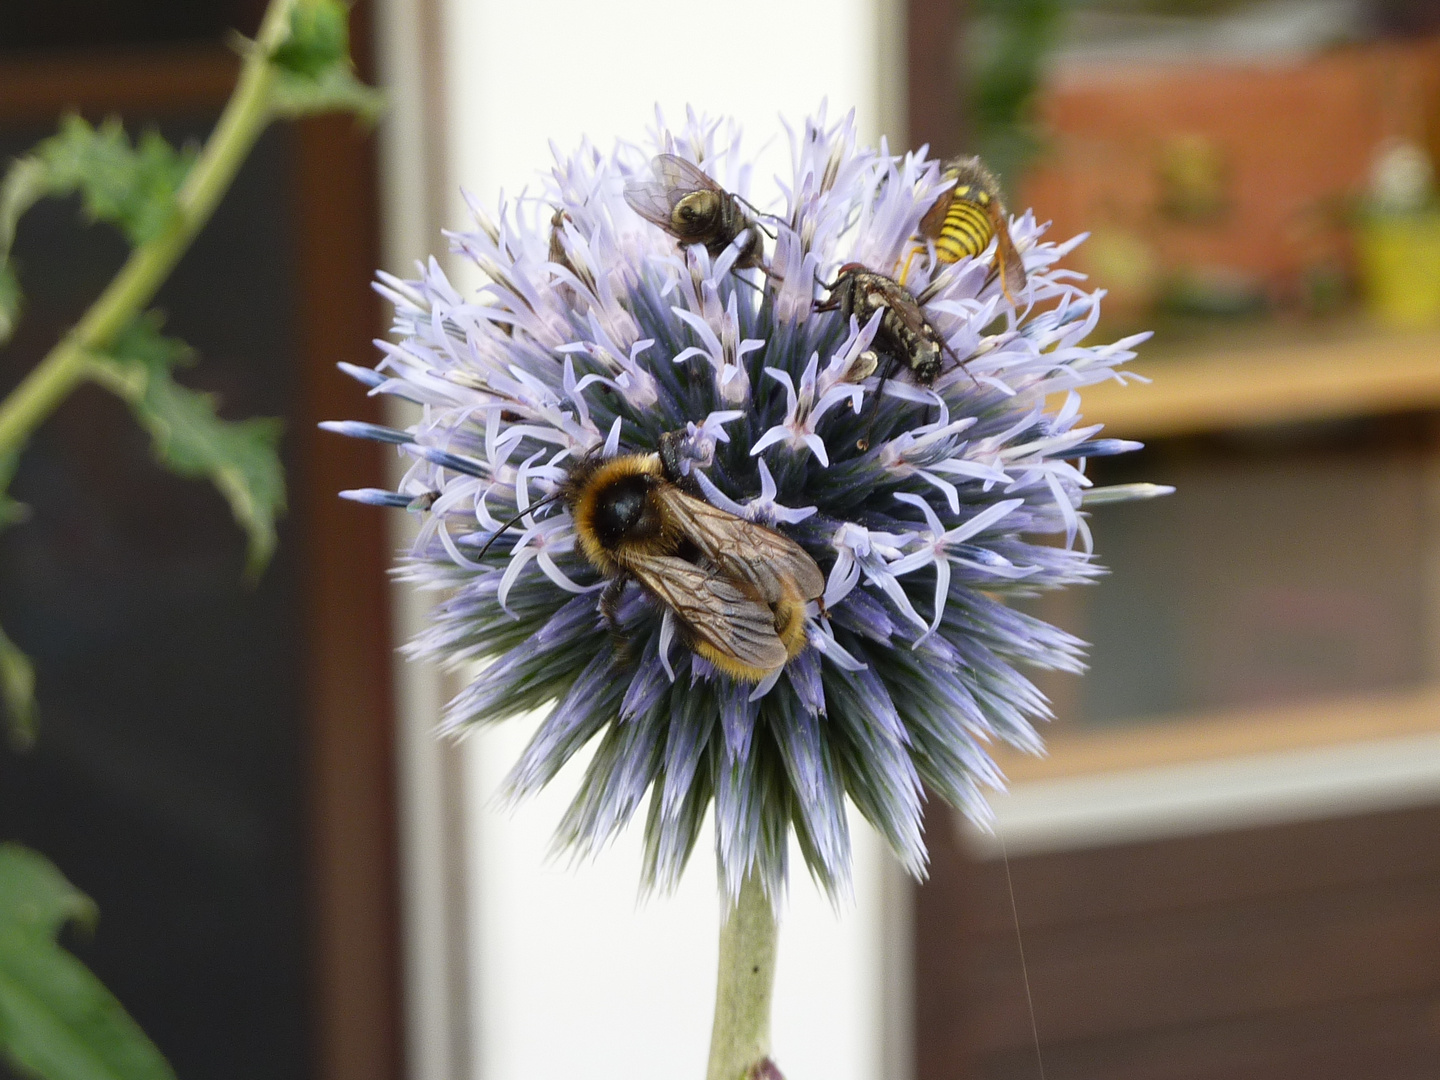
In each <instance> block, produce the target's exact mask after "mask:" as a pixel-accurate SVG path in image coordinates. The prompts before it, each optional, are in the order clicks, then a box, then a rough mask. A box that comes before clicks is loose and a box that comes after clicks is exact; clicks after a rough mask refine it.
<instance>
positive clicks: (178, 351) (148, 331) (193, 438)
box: [100, 312, 285, 578]
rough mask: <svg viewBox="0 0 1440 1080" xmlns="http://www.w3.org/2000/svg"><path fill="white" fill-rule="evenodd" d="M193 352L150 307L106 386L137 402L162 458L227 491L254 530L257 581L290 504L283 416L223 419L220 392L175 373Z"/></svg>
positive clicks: (113, 363)
mask: <svg viewBox="0 0 1440 1080" xmlns="http://www.w3.org/2000/svg"><path fill="white" fill-rule="evenodd" d="M192 356H193V353H192V351H191V349H190V347H189V346H188V345H186V344H185V343H184V342H183V341H179V340H177V339H175V338H169V337H165V336H164V335H163V334H161V333H160V318H159V317H158V315H156V314H155V313H154V312H151V313H149V314H147V315H144V316H141V317H140V318H138V319H136V320H135V321H134V322H133V323H131V324H130V326H129V327H127V328H126V330H125V331H124V333H122V334H121V335H120V337H119V338H118V339H117V340H116V342H115V345H114V347H113V349H112V351H111V356H110V357H109V358H108V359H106V360H102V361H100V363H101V364H102V365H107V366H108V369H109V370H108V372H107V375H108V377H107V379H106V382H107V384H108V385H110V386H111V388H112V389H115V390H116V391H117V392H118V393H120V394H121V396H123V397H124V398H125V399H126V400H127V401H128V402H129V403H130V407H131V409H132V411H133V412H134V413H135V418H136V419H137V420H138V421H139V422H140V425H141V426H142V427H143V428H145V430H146V431H148V432H149V433H150V438H151V441H152V445H153V448H154V451H155V457H156V460H158V461H159V462H160V463H161V464H162V465H164V466H165V467H166V468H167V469H169V470H171V471H172V472H174V473H177V474H179V475H180V476H189V477H205V478H207V479H209V480H210V481H211V483H213V484H214V485H215V486H216V487H217V488H219V489H220V493H221V494H222V495H224V496H225V498H226V500H227V501H228V502H229V503H230V510H231V512H232V513H233V514H234V515H235V520H236V521H237V522H238V523H239V524H240V526H241V527H242V528H243V529H244V530H245V531H246V533H247V534H249V537H250V552H249V558H248V563H247V569H246V573H247V575H248V576H250V577H251V578H254V577H256V576H258V575H259V573H260V572H261V571H262V570H264V568H265V565H266V564H267V563H268V562H269V561H270V556H271V554H272V553H273V552H274V550H275V541H276V536H275V519H276V518H277V517H278V516H279V515H280V514H281V513H282V512H283V511H284V509H285V470H284V467H283V466H282V465H281V463H280V454H279V443H280V434H281V426H282V425H281V421H280V420H279V419H278V418H274V417H254V418H251V419H248V420H224V419H222V418H221V417H219V416H217V415H216V412H215V406H216V398H215V396H214V395H213V394H206V393H203V392H201V391H198V390H191V389H189V388H188V387H185V386H181V385H180V384H179V383H177V382H175V380H174V379H173V378H171V374H170V373H171V370H172V369H173V368H175V367H177V366H179V365H182V364H185V363H188V362H189V360H190V358H191V357H192Z"/></svg>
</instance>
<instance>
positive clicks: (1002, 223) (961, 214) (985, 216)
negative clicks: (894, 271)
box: [900, 157, 1026, 304]
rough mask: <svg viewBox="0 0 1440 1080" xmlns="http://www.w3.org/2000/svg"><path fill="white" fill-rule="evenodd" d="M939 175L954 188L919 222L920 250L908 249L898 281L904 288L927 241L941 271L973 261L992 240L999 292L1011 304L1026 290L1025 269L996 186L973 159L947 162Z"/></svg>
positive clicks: (938, 200)
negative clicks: (942, 267) (903, 283)
mask: <svg viewBox="0 0 1440 1080" xmlns="http://www.w3.org/2000/svg"><path fill="white" fill-rule="evenodd" d="M940 175H941V178H942V179H944V180H953V181H954V182H955V183H954V186H953V187H951V188H950V190H949V191H946V192H945V193H944V194H943V195H941V196H940V197H939V198H938V199H936V200H935V202H934V204H933V205H932V206H931V207H930V209H929V210H927V211H926V212H925V216H924V217H922V218H921V219H920V226H919V229H918V230H917V240H918V242H919V245H920V246H919V247H916V248H913V249H912V250H911V252H910V256H909V258H907V259H906V260H905V268H904V270H903V271H901V274H900V280H901V281H902V282H903V281H904V280H905V279H906V277H907V276H908V275H909V272H910V263H911V261H912V260H913V259H914V258H915V256H916V255H917V254H919V253H920V252H921V251H924V250H925V244H926V242H927V241H933V242H934V244H935V260H936V262H937V263H939V264H940V265H941V266H946V265H949V264H950V263H956V262H959V261H960V260H961V259H963V258H964V257H965V256H967V255H968V256H971V257H972V258H973V257H978V256H979V255H980V253H981V252H983V251H984V250H985V248H986V247H988V246H989V244H990V240H991V238H992V237H993V238H994V240H995V269H996V272H997V273H998V274H999V275H1000V287H1001V288H1002V289H1003V290H1004V291H1005V296H1006V299H1008V300H1009V301H1010V302H1011V303H1012V304H1013V303H1014V302H1015V297H1016V295H1017V294H1018V293H1019V292H1020V291H1021V290H1023V289H1024V288H1025V280H1026V279H1025V263H1024V261H1023V260H1022V259H1021V258H1020V253H1019V252H1018V251H1016V250H1015V244H1014V241H1012V240H1011V239H1010V227H1009V226H1008V225H1007V224H1006V213H1005V206H1004V204H1003V203H1002V202H1001V201H1000V183H999V181H998V180H996V179H995V174H994V173H992V172H991V171H990V170H989V169H987V168H986V167H985V165H984V164H983V163H982V162H981V160H980V159H979V158H978V157H969V158H951V159H950V160H949V161H947V162H945V165H944V168H943V170H942V172H941V174H940Z"/></svg>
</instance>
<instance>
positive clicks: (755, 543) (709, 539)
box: [660, 487, 825, 604]
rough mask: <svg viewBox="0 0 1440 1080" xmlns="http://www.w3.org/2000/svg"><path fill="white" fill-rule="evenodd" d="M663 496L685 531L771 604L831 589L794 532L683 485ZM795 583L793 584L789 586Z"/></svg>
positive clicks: (713, 559)
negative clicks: (790, 533)
mask: <svg viewBox="0 0 1440 1080" xmlns="http://www.w3.org/2000/svg"><path fill="white" fill-rule="evenodd" d="M660 498H661V499H663V500H664V502H665V507H666V509H667V510H668V511H669V513H670V516H671V517H672V518H673V519H674V520H675V521H676V522H677V523H678V524H679V526H680V530H681V532H682V533H683V534H684V535H685V537H686V538H687V539H688V540H690V541H691V542H692V543H693V544H694V545H695V546H696V547H698V548H699V549H700V550H701V552H703V553H704V555H705V557H706V558H707V559H709V560H710V561H711V562H713V563H714V564H715V565H716V566H718V567H719V568H720V569H721V570H722V571H723V572H724V573H725V574H726V575H727V576H728V577H731V578H733V579H735V580H736V581H738V582H741V583H742V584H745V585H748V586H750V587H751V588H752V589H753V590H754V591H755V592H756V593H757V594H758V595H759V596H760V597H761V598H762V599H763V600H764V601H765V602H766V603H767V604H776V603H779V602H780V601H781V600H782V599H783V598H785V597H787V596H793V595H794V594H795V593H796V592H798V593H799V594H800V596H801V598H802V599H803V600H815V599H817V598H818V597H819V596H820V595H821V594H822V593H824V592H825V575H824V574H822V573H821V572H820V568H819V567H818V566H816V565H815V560H814V559H812V558H811V557H810V556H809V554H808V553H807V552H806V551H805V549H804V548H802V547H801V546H800V545H799V544H797V543H796V542H795V541H794V540H791V539H790V538H789V537H788V536H782V535H781V534H780V533H778V532H776V531H775V530H774V529H767V528H765V526H763V525H757V524H755V523H754V522H753V521H746V520H745V519H744V518H741V517H736V516H735V515H734V514H731V513H729V512H728V511H725V510H721V509H720V508H719V507H717V506H711V505H710V504H709V503H708V502H706V501H705V500H704V499H697V498H695V497H694V496H692V495H687V494H685V493H684V492H683V491H681V490H680V489H679V488H677V487H665V488H662V489H661V492H660ZM787 582H788V583H792V584H793V587H791V588H787V587H786V584H787Z"/></svg>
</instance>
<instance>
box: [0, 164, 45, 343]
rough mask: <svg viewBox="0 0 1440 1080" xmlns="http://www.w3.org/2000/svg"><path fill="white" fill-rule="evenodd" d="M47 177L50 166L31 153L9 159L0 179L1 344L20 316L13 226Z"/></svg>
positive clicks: (37, 197)
mask: <svg viewBox="0 0 1440 1080" xmlns="http://www.w3.org/2000/svg"><path fill="white" fill-rule="evenodd" d="M49 181H50V173H49V169H48V168H47V167H46V165H45V163H44V162H43V161H40V160H38V159H37V158H33V157H22V158H17V159H16V160H15V161H12V162H11V163H10V168H9V169H7V170H6V172H5V179H4V180H0V345H3V344H4V343H5V342H7V341H9V340H10V337H11V335H13V334H14V333H15V323H16V322H17V321H18V320H19V317H20V302H21V295H20V281H19V279H18V278H17V277H16V276H15V268H14V267H13V266H11V265H10V248H11V247H12V246H13V245H14V243H15V228H16V226H17V225H18V224H19V223H20V218H21V217H22V216H23V215H24V213H25V211H27V210H29V209H30V207H32V206H34V205H35V203H36V202H38V201H39V200H40V199H42V198H43V197H44V196H45V193H46V192H47V191H48V190H49Z"/></svg>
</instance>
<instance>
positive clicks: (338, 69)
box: [270, 0, 385, 123]
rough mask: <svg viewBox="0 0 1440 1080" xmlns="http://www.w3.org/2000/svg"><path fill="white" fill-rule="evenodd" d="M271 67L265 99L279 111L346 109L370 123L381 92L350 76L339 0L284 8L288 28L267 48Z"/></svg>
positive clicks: (346, 15)
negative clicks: (268, 95) (270, 82)
mask: <svg viewBox="0 0 1440 1080" xmlns="http://www.w3.org/2000/svg"><path fill="white" fill-rule="evenodd" d="M270 60H271V63H273V64H274V65H275V67H276V69H277V70H276V75H277V79H276V83H275V89H274V90H273V91H272V95H271V104H272V106H273V107H274V109H275V111H276V112H277V113H278V114H279V115H282V116H291V117H294V116H308V115H313V114H315V113H324V112H351V113H354V114H355V115H356V116H358V117H360V118H361V119H362V120H364V121H365V122H366V123H374V122H375V121H376V120H378V119H379V117H380V114H381V113H382V112H383V111H384V109H385V95H384V94H382V93H381V92H380V91H378V90H376V89H375V88H374V87H371V86H366V85H365V84H364V83H363V82H361V81H360V80H359V79H357V78H356V77H355V69H354V65H353V64H352V63H351V61H350V10H349V7H348V5H346V4H344V3H341V2H340V0H305V2H302V3H300V4H297V5H296V6H295V8H294V10H293V11H291V13H290V33H289V35H288V36H287V37H286V38H285V40H284V41H283V42H282V43H281V44H280V45H279V46H278V47H277V48H276V49H275V51H274V52H273V53H271V54H270Z"/></svg>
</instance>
